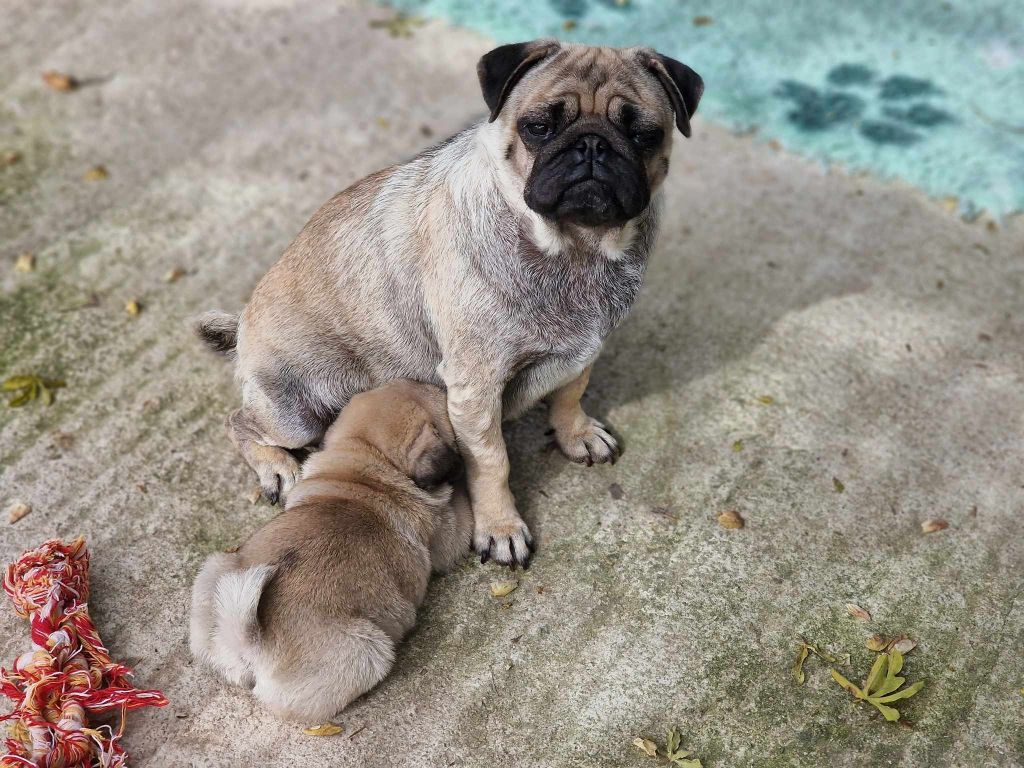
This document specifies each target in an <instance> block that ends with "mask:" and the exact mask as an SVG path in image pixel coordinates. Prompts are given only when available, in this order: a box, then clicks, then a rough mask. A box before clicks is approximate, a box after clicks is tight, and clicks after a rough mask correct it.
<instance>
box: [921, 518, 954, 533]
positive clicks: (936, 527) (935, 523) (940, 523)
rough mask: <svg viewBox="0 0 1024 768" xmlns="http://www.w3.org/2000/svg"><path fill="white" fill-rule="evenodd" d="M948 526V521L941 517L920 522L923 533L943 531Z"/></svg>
mask: <svg viewBox="0 0 1024 768" xmlns="http://www.w3.org/2000/svg"><path fill="white" fill-rule="evenodd" d="M947 528H949V523H947V522H946V521H945V520H942V519H935V520H925V521H924V522H923V523H921V531H922V532H923V533H935V532H937V531H944V530H946V529H947Z"/></svg>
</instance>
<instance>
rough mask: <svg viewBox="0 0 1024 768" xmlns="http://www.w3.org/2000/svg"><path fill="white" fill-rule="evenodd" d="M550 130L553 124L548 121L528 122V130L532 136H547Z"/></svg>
mask: <svg viewBox="0 0 1024 768" xmlns="http://www.w3.org/2000/svg"><path fill="white" fill-rule="evenodd" d="M550 131H551V126H549V125H548V124H547V123H527V124H526V132H527V133H528V134H530V135H531V136H536V137H537V138H541V137H543V136H547V135H548V133H549V132H550Z"/></svg>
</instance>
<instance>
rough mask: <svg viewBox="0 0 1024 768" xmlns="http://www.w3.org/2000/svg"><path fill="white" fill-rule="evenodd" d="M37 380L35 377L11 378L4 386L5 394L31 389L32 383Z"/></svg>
mask: <svg viewBox="0 0 1024 768" xmlns="http://www.w3.org/2000/svg"><path fill="white" fill-rule="evenodd" d="M35 380H36V377H35V376H11V377H10V378H9V379H7V380H6V381H4V383H3V385H2V386H3V390H4V392H13V391H14V390H16V389H26V388H28V387H31V386H32V382H34V381H35Z"/></svg>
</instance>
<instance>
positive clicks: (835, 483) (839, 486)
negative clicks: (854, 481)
mask: <svg viewBox="0 0 1024 768" xmlns="http://www.w3.org/2000/svg"><path fill="white" fill-rule="evenodd" d="M832 487H833V488H834V489H835V491H836V493H842V492H843V491H845V490H846V486H845V485H843V481H842V480H840V479H839V478H838V477H833V478H832Z"/></svg>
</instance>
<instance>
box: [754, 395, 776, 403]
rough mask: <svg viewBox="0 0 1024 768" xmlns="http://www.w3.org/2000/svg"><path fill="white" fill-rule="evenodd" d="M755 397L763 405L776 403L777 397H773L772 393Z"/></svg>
mask: <svg viewBox="0 0 1024 768" xmlns="http://www.w3.org/2000/svg"><path fill="white" fill-rule="evenodd" d="M754 399H755V400H757V402H759V403H760V404H761V405H774V404H775V398H774V397H772V396H771V395H758V396H757V397H756V398H754Z"/></svg>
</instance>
